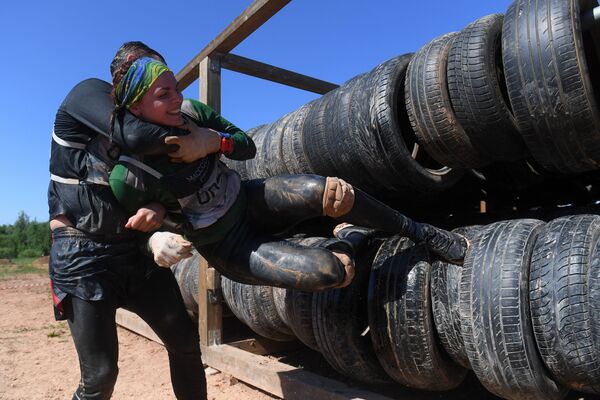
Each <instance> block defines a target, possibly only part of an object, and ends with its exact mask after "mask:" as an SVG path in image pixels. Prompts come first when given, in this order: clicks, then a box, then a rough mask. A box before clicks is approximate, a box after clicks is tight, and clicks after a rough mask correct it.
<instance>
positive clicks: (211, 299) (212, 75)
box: [198, 57, 223, 346]
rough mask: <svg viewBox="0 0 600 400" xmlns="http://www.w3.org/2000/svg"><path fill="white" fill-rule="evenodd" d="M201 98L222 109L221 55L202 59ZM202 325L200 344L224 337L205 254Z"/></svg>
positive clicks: (216, 279)
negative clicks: (219, 57)
mask: <svg viewBox="0 0 600 400" xmlns="http://www.w3.org/2000/svg"><path fill="white" fill-rule="evenodd" d="M199 68H200V71H199V77H200V101H201V102H203V103H204V104H207V105H209V106H210V107H212V108H213V109H214V110H215V111H216V112H218V113H220V112H221V66H220V65H219V59H218V58H213V57H206V58H205V59H203V60H202V61H200V65H199ZM198 273H199V274H200V276H198V316H199V317H198V318H199V321H198V329H199V334H200V344H201V345H202V346H214V345H217V344H221V343H222V341H223V332H222V328H223V306H222V305H221V280H220V276H219V273H218V272H217V271H215V269H214V268H212V267H210V266H209V265H208V263H207V262H206V260H205V259H204V258H201V261H200V268H198Z"/></svg>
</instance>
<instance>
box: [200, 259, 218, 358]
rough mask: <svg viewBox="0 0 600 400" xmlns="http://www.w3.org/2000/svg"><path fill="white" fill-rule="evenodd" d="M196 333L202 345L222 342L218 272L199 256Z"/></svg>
mask: <svg viewBox="0 0 600 400" xmlns="http://www.w3.org/2000/svg"><path fill="white" fill-rule="evenodd" d="M198 274H200V276H198V329H199V331H198V333H199V335H200V344H201V345H202V346H214V345H218V344H221V343H222V342H223V306H222V305H221V298H222V296H221V280H220V276H219V273H218V272H217V271H215V269H214V268H212V267H210V266H209V265H208V262H207V261H206V260H205V259H204V258H200V266H199V268H198Z"/></svg>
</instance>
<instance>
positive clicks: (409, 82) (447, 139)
mask: <svg viewBox="0 0 600 400" xmlns="http://www.w3.org/2000/svg"><path fill="white" fill-rule="evenodd" d="M456 36H457V34H456V33H449V34H446V35H443V36H440V37H438V38H436V39H433V40H432V41H430V42H429V43H427V44H426V45H425V46H423V47H422V48H421V49H420V50H419V51H418V52H417V53H416V54H415V55H414V57H413V59H412V60H411V62H410V64H409V66H408V72H407V76H406V84H405V86H406V88H405V92H406V93H405V101H406V108H407V110H408V116H409V118H410V123H411V125H412V127H413V130H414V132H415V134H416V135H417V138H418V140H419V143H421V144H422V145H423V147H424V148H425V150H426V151H427V152H428V153H429V154H430V155H431V156H432V157H433V158H434V159H435V160H437V161H438V162H439V163H441V164H442V165H446V166H448V167H451V168H476V167H480V166H482V165H484V164H485V163H484V160H482V159H481V157H480V154H479V152H478V151H477V149H475V147H474V146H473V143H471V139H470V138H469V136H467V134H466V132H465V131H464V129H463V128H462V126H461V125H460V123H459V122H458V121H457V119H456V115H455V114H454V111H453V109H452V104H451V103H450V96H449V93H448V83H447V72H446V67H447V63H448V52H449V51H450V47H451V46H452V43H453V41H454V39H455V38H456Z"/></svg>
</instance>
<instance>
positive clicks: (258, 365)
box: [202, 345, 409, 400]
mask: <svg viewBox="0 0 600 400" xmlns="http://www.w3.org/2000/svg"><path fill="white" fill-rule="evenodd" d="M202 360H203V361H204V362H205V363H206V364H208V365H210V366H211V367H212V368H215V369H218V370H219V371H221V372H225V373H227V374H229V375H233V376H235V377H236V378H238V379H239V380H241V381H244V382H246V383H249V384H250V385H252V386H255V387H257V388H259V389H262V390H264V391H265V392H267V393H271V394H273V395H275V396H278V397H281V398H284V399H286V400H306V399H319V400H342V399H343V400H347V399H354V400H360V399H369V400H392V399H390V398H389V397H385V396H381V395H378V394H375V393H373V392H368V391H366V390H360V389H355V388H351V387H350V386H348V385H345V384H343V383H340V382H338V381H335V380H333V379H328V378H324V377H322V376H319V375H317V374H313V373H311V372H308V371H305V370H303V369H302V368H296V367H293V366H291V365H287V364H284V363H281V362H279V361H277V360H274V359H272V358H269V357H263V356H258V355H255V354H252V353H248V352H247V351H244V350H241V349H238V348H236V347H233V346H229V345H220V346H210V347H203V348H202ZM406 398H409V397H406Z"/></svg>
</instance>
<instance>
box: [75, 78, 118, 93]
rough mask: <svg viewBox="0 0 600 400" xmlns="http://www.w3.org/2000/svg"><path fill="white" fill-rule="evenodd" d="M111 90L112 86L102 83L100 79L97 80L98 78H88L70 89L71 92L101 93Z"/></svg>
mask: <svg viewBox="0 0 600 400" xmlns="http://www.w3.org/2000/svg"><path fill="white" fill-rule="evenodd" d="M111 89H112V85H111V84H110V83H108V82H106V81H103V80H102V79H98V78H88V79H84V80H82V81H81V82H79V83H78V84H76V85H75V86H73V89H71V92H74V91H92V90H93V91H97V90H101V91H107V90H108V91H109V92H110V91H111Z"/></svg>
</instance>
